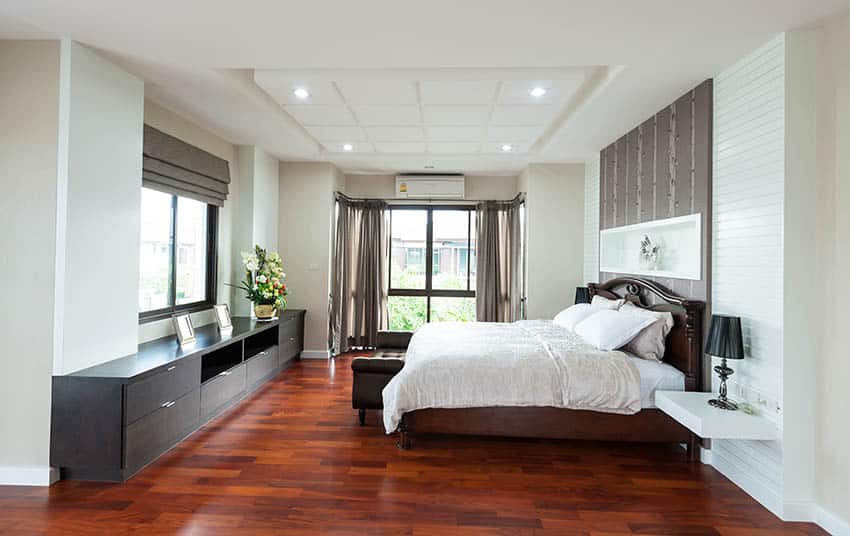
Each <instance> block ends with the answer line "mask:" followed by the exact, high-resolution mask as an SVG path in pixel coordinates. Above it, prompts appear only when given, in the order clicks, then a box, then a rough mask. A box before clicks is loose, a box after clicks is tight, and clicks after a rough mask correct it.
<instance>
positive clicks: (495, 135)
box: [487, 125, 543, 141]
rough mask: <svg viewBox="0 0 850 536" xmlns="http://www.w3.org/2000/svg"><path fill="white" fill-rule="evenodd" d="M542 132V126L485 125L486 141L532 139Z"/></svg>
mask: <svg viewBox="0 0 850 536" xmlns="http://www.w3.org/2000/svg"><path fill="white" fill-rule="evenodd" d="M542 133H543V127H542V126H539V125H533V126H506V125H490V126H489V127H487V140H488V141H532V140H536V139H537V138H539V137H540V135H541V134H542Z"/></svg>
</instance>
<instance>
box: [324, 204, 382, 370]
mask: <svg viewBox="0 0 850 536" xmlns="http://www.w3.org/2000/svg"><path fill="white" fill-rule="evenodd" d="M388 258H389V211H388V210H387V204H386V203H385V202H383V201H373V200H369V201H360V200H354V199H350V198H348V197H345V196H343V195H341V194H338V195H337V203H336V226H335V231H334V246H333V258H332V262H331V295H330V303H329V308H330V311H329V312H330V329H329V330H328V334H329V337H328V345H329V348H330V350H331V352H332V355H337V354H341V353H343V352H347V351H349V350H351V349H352V348H374V347H375V346H376V344H377V339H378V330H380V329H383V328H384V327H385V326H386V323H387V318H386V299H387V284H388V281H387V260H388Z"/></svg>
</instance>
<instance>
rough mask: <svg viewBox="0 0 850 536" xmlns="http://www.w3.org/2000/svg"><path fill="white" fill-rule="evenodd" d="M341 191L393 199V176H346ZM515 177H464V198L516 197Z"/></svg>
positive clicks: (494, 198) (492, 198) (362, 195)
mask: <svg viewBox="0 0 850 536" xmlns="http://www.w3.org/2000/svg"><path fill="white" fill-rule="evenodd" d="M343 191H344V192H345V194H346V195H349V196H351V197H366V198H374V199H390V200H391V199H394V198H395V175H347V176H346V177H345V186H344V189H343ZM517 192H518V190H517V177H512V176H493V177H487V176H474V175H473V176H466V181H465V191H464V198H465V199H468V200H470V201H480V200H508V199H513V198H514V197H516V194H517Z"/></svg>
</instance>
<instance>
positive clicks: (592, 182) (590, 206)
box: [584, 153, 600, 283]
mask: <svg viewBox="0 0 850 536" xmlns="http://www.w3.org/2000/svg"><path fill="white" fill-rule="evenodd" d="M599 167H600V155H599V153H597V154H596V155H595V156H594V157H593V158H591V159H590V160H588V161H587V162H585V163H584V283H592V282H598V280H599Z"/></svg>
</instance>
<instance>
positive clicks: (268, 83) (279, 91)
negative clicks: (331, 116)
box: [254, 71, 343, 105]
mask: <svg viewBox="0 0 850 536" xmlns="http://www.w3.org/2000/svg"><path fill="white" fill-rule="evenodd" d="M254 81H255V82H257V83H258V84H259V85H260V86H261V87H262V88H263V89H265V90H266V92H267V93H268V94H269V95H271V96H272V97H274V99H275V100H276V101H278V102H279V103H281V104H307V103H309V104H326V105H327V104H331V105H341V104H343V102H342V99H341V98H340V96H339V93H338V92H337V90H336V88H335V87H334V85H333V83H331V82H328V81H324V80H316V79H310V78H309V77H290V76H285V75H282V74H280V73H279V72H278V71H255V72H254ZM298 88H303V89H306V90H307V92H308V93H309V94H310V96H309V97H308V98H307V99H300V98H298V97H296V96H295V93H294V91H295V90H296V89H298Z"/></svg>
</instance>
